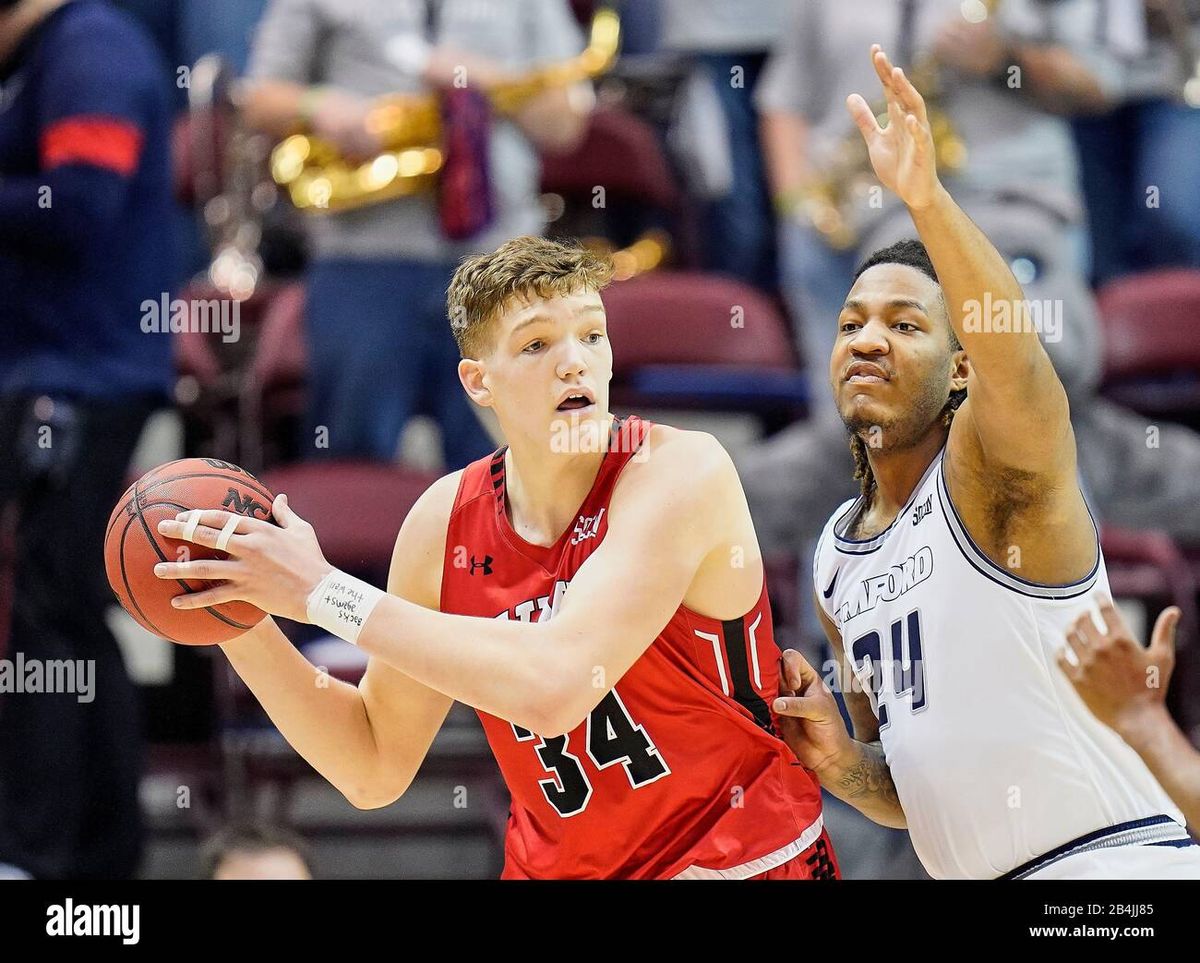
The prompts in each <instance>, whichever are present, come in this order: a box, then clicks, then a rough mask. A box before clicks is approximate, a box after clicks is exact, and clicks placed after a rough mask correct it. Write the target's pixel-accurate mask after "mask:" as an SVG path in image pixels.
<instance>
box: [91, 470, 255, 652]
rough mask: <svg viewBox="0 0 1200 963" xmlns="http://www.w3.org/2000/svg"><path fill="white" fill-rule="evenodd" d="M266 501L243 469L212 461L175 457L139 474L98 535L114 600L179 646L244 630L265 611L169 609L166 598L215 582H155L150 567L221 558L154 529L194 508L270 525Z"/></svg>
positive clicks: (233, 605)
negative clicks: (239, 516) (231, 513)
mask: <svg viewBox="0 0 1200 963" xmlns="http://www.w3.org/2000/svg"><path fill="white" fill-rule="evenodd" d="M274 500H275V496H274V495H272V494H271V493H270V492H269V491H268V490H267V489H266V488H264V487H263V486H262V484H261V483H260V482H259V481H258V479H257V478H255V477H254V476H253V475H251V474H250V473H249V472H248V471H245V470H244V469H241V468H238V466H237V465H231V464H229V462H225V461H220V460H218V459H216V458H183V459H180V460H179V461H172V462H167V464H165V465H160V466H159V467H158V468H155V469H153V470H151V471H148V472H146V474H145V475H143V476H142V477H141V478H139V479H138V480H137V481H136V482H134V483H133V484H132V485H131V486H130V487H129V489H128V490H127V491H126V492H125V494H124V495H122V496H121V499H120V501H119V502H117V507H116V508H114V509H113V513H112V515H111V516H110V517H109V520H108V529H107V531H106V533H105V536H104V566H105V568H106V569H107V571H108V584H109V585H111V586H112V590H113V591H114V592H115V593H116V595H117V600H118V601H119V602H120V603H121V605H122V606H123V607H124V609H125V611H126V612H128V613H129V614H130V615H132V616H133V617H134V619H136V620H137V621H138V622H139V623H140V624H141V625H142V626H143V627H144V628H146V629H148V630H149V631H151V632H153V633H154V634H155V635H159V636H162V637H163V638H164V639H167V640H169V641H171V642H179V643H182V644H183V645H215V644H216V643H218V642H225V641H227V640H228V639H232V638H233V637H234V636H237V635H241V634H242V633H243V632H245V631H246V630H247V629H252V628H253V627H254V626H255V625H257V624H258V623H259V622H261V621H262V619H263V618H264V617H265V616H266V613H265V612H263V611H262V610H261V609H259V608H256V607H255V606H253V605H250V604H249V603H247V602H226V603H224V604H222V605H210V606H208V607H207V608H203V609H195V610H192V611H182V610H180V609H176V608H173V607H172V605H171V599H172V598H173V597H174V596H176V595H181V594H183V593H184V592H199V591H200V590H202V589H204V588H207V587H209V586H211V585H217V584H220V583H219V582H213V581H209V580H205V579H192V580H184V579H178V580H171V579H161V578H159V577H158V576H156V575H155V574H154V566H155V565H156V564H157V563H159V562H181V561H190V560H193V559H204V558H216V559H226V558H228V557H229V556H228V555H227V554H226V553H225V552H218V551H217V550H216V549H213V548H206V547H205V546H203V545H196V544H194V543H192V542H184V541H181V540H179V539H174V538H167V537H166V536H164V535H160V534H159V532H158V523H159V522H160V521H162V520H163V519H164V518H174V517H175V516H176V515H177V514H178V513H179V512H182V511H187V510H189V509H195V508H200V509H223V510H225V511H230V512H237V513H239V514H242V515H246V516H248V517H250V518H260V519H265V520H268V521H271V520H272V519H271V503H272V502H273V501H274Z"/></svg>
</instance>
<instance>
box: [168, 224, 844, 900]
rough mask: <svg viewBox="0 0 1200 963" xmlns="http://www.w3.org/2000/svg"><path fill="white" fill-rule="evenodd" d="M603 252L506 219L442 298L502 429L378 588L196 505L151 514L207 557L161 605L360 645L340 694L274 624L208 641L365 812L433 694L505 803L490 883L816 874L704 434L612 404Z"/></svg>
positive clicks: (770, 659) (742, 533)
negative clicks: (228, 609)
mask: <svg viewBox="0 0 1200 963" xmlns="http://www.w3.org/2000/svg"><path fill="white" fill-rule="evenodd" d="M611 273H612V269H611V265H609V264H608V263H607V262H606V261H602V260H599V259H597V258H596V257H595V256H594V255H592V254H590V253H588V252H587V251H585V250H582V249H579V248H575V247H568V246H564V245H561V244H558V243H555V242H552V241H549V240H545V239H541V238H533V237H522V238H517V239H515V240H512V241H509V242H508V243H506V244H504V245H503V246H502V247H500V248H499V249H498V250H497V251H495V252H493V253H491V254H486V255H480V256H477V257H474V258H471V259H469V260H467V261H465V262H464V263H463V264H462V265H461V266H460V268H459V270H458V272H457V273H456V274H455V277H454V280H453V282H452V283H451V286H450V290H449V303H450V316H451V318H452V319H453V320H452V327H453V328H454V332H455V335H456V337H457V338H458V341H459V345H460V347H461V349H462V354H463V360H462V361H461V362H460V364H459V375H460V378H461V381H462V384H463V386H464V388H465V389H466V391H467V393H468V394H469V395H470V397H471V398H472V399H473V400H474V401H475V402H476V403H478V404H480V405H483V406H486V407H490V408H492V409H493V411H495V413H496V415H497V418H498V420H499V423H500V426H501V428H502V430H503V432H504V436H505V438H506V439H507V440H508V443H509V444H508V446H507V447H505V448H501V449H500V450H499V451H497V452H496V453H495V454H493V455H491V456H489V457H487V458H484V459H481V460H479V461H477V462H475V463H473V464H471V465H469V466H468V467H467V468H465V469H464V470H462V471H460V472H455V473H454V474H451V475H447V476H446V477H444V478H442V479H441V480H439V481H438V482H436V483H435V484H434V485H432V486H431V487H430V488H429V490H428V491H427V492H426V493H425V494H424V495H423V496H422V497H421V498H420V499H419V501H418V502H417V504H416V505H415V506H414V507H413V509H412V511H411V512H410V513H409V515H408V517H407V518H406V519H405V520H404V524H403V526H402V527H401V530H400V534H399V537H398V538H397V541H396V549H395V554H394V556H393V561H392V569H391V574H390V576H389V580H388V590H389V593H390V594H387V595H383V594H382V593H379V591H378V590H377V589H374V588H372V587H370V586H367V585H365V584H364V583H361V582H358V581H357V580H356V579H351V578H349V577H348V576H345V575H344V574H343V573H339V572H336V571H332V570H331V567H330V565H329V564H328V562H326V561H325V559H324V557H323V556H322V554H321V551H320V548H319V546H318V544H317V541H316V538H315V536H314V533H313V530H312V528H311V526H310V525H308V524H307V523H306V522H304V521H303V520H301V519H299V518H298V517H297V516H296V515H295V514H294V513H293V512H292V511H291V510H290V508H289V507H288V506H287V501H286V497H285V496H280V497H279V498H277V499H276V502H275V505H274V506H273V513H274V517H275V520H276V521H277V522H278V527H276V526H274V525H271V524H269V523H267V522H263V521H258V520H254V519H248V518H245V517H243V516H235V515H231V514H229V513H226V512H220V511H208V512H203V513H193V514H192V515H191V516H188V517H185V516H180V518H179V519H178V520H175V521H169V522H164V523H163V525H162V526H161V527H160V531H161V532H162V533H163V534H165V535H168V536H171V537H173V538H187V539H190V540H191V541H193V542H196V543H199V544H201V545H210V546H214V547H224V548H225V549H226V550H227V551H228V552H229V554H230V555H231V559H230V560H229V561H193V562H180V563H163V564H160V565H158V566H157V567H156V572H157V573H158V574H160V575H161V576H162V577H164V578H172V579H173V578H208V579H225V580H227V581H226V582H225V584H223V585H221V586H219V587H215V588H211V589H208V590H205V591H202V592H198V593H195V594H190V595H184V596H180V597H178V598H177V599H176V600H175V601H176V604H178V605H179V606H180V607H182V608H200V607H203V606H205V605H213V604H217V603H218V602H220V601H222V600H228V599H235V598H236V599H244V600H246V601H249V602H252V603H254V604H255V605H258V606H259V607H261V608H263V609H265V610H266V611H268V612H271V613H273V614H275V615H281V616H284V617H287V618H291V619H295V620H298V621H312V622H315V623H317V624H319V625H323V626H325V627H326V628H329V629H330V630H331V631H334V632H336V633H337V634H340V635H342V636H343V637H344V638H347V639H349V640H350V641H355V642H356V643H357V644H358V645H359V646H360V647H361V648H362V649H363V650H365V651H366V652H367V653H368V654H369V655H370V661H369V665H368V668H367V671H366V675H365V677H364V678H363V681H362V683H361V685H360V686H359V687H357V688H355V687H353V686H347V685H342V684H339V683H336V682H334V683H331V684H330V686H329V687H328V688H318V687H317V686H315V685H314V684H313V680H314V674H315V672H316V670H315V669H314V667H313V666H311V665H310V664H309V663H308V662H307V661H306V660H305V659H304V658H303V657H302V656H301V655H299V654H298V653H297V652H296V650H295V649H294V648H293V647H292V646H291V644H290V643H289V642H288V641H287V640H286V638H285V637H284V636H283V634H282V633H281V632H280V631H279V629H278V627H277V626H275V625H274V623H273V622H272V620H270V619H266V620H264V621H263V622H262V623H261V624H260V625H259V626H258V627H256V628H255V629H253V630H252V631H250V632H248V633H246V634H245V635H243V636H241V637H239V638H237V639H235V640H233V641H231V642H227V643H225V644H223V645H222V648H223V649H224V651H225V653H226V654H227V655H228V656H229V658H230V660H231V662H232V664H233V666H234V668H235V669H236V670H237V671H238V672H239V674H240V675H241V676H242V678H243V679H245V681H246V683H247V684H248V685H249V687H250V689H251V690H252V691H253V692H254V693H255V695H256V696H257V697H258V699H259V700H260V701H261V702H262V704H263V706H264V707H265V708H266V710H267V712H268V714H269V715H270V716H271V718H272V720H273V721H274V722H275V723H276V724H277V725H278V727H279V729H280V730H281V731H282V732H283V734H284V735H285V736H286V737H287V738H288V740H289V741H290V742H291V744H292V745H293V746H294V747H295V748H296V749H297V751H298V752H300V754H301V755H303V756H304V757H305V758H306V759H307V760H308V761H309V762H310V763H311V764H312V765H313V766H314V767H315V768H316V769H317V770H318V771H319V772H321V773H322V775H324V776H325V777H326V778H327V779H328V780H329V781H330V782H331V783H332V784H333V785H334V786H336V787H337V788H338V789H339V790H341V791H342V792H343V793H344V794H345V796H346V797H347V798H348V799H349V800H350V801H351V802H352V803H354V804H355V805H356V806H359V807H360V808H374V807H379V806H386V805H388V804H390V803H391V802H393V801H394V800H396V799H397V798H398V797H399V796H400V795H401V794H403V792H404V791H405V790H406V789H407V787H408V786H409V784H410V782H411V781H412V779H413V776H414V775H415V774H416V772H417V769H418V768H419V766H420V764H421V762H422V760H423V759H424V757H425V754H426V752H427V751H428V749H429V746H430V743H431V742H432V741H433V738H434V735H435V734H436V732H437V730H438V728H439V727H440V726H441V724H442V722H443V720H444V719H445V717H446V713H447V711H448V710H449V708H450V706H451V703H452V702H453V700H456V699H457V700H459V701H461V702H464V703H466V704H468V705H471V706H473V707H474V708H475V709H476V710H477V711H478V712H479V716H480V719H481V720H482V722H483V725H484V728H485V730H486V732H487V737H488V740H489V742H490V744H491V747H492V750H493V752H494V753H495V755H496V758H497V760H498V761H499V763H500V767H501V770H502V771H503V774H504V778H505V781H506V782H507V784H508V787H509V790H510V792H511V794H512V810H511V814H510V818H509V823H508V833H507V841H506V846H505V849H506V853H505V855H506V859H505V868H504V873H503V875H504V877H506V878H527V877H534V878H633V879H653V878H680V877H682V878H734V879H745V878H753V877H764V876H765V877H767V878H830V877H835V876H836V875H837V865H836V860H835V857H834V854H833V850H832V847H831V846H830V843H829V840H828V838H827V836H826V834H825V832H824V829H823V826H822V821H821V803H820V795H819V789H818V787H817V784H816V782H815V780H814V778H813V776H812V774H811V773H810V772H809V771H808V770H806V769H805V768H804V767H802V766H801V765H799V764H798V763H797V761H796V758H795V756H794V755H793V754H792V752H791V750H790V749H788V748H787V746H786V745H785V744H784V743H783V742H782V741H781V740H780V739H779V738H777V736H776V721H777V720H775V719H774V718H773V716H772V714H771V710H770V709H769V706H770V705H771V704H772V702H773V700H774V698H775V696H776V694H777V692H778V671H779V659H780V655H779V650H778V648H777V647H776V645H775V642H774V639H773V635H772V627H771V614H770V608H769V603H768V599H767V592H766V585H765V580H764V575H763V565H762V560H761V557H760V554H759V548H758V542H757V539H756V536H755V532H754V526H753V524H752V522H751V519H750V513H749V510H748V508H747V505H746V499H745V495H744V494H743V492H742V487H741V483H740V482H739V480H738V477H737V474H736V472H735V470H734V467H733V464H732V462H731V460H730V458H729V456H728V455H727V454H726V452H725V451H724V449H723V448H722V447H721V446H720V445H719V444H718V443H717V441H716V440H715V439H714V438H712V437H711V436H710V435H707V434H703V433H700V432H691V431H679V430H676V429H674V428H669V427H666V426H664V425H655V424H651V423H650V422H647V421H644V420H642V419H639V418H637V417H629V418H625V419H619V420H614V419H613V416H612V415H611V414H610V413H609V411H608V384H609V380H610V378H611V375H612V351H611V348H610V346H609V342H608V338H607V335H606V328H605V315H604V306H603V304H602V303H601V299H600V290H601V289H602V288H603V286H604V285H605V284H606V283H607V281H608V280H609V278H610V277H611Z"/></svg>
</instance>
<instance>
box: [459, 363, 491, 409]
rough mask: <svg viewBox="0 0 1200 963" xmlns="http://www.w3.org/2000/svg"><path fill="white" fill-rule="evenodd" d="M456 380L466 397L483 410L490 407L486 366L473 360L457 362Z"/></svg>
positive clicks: (489, 389)
mask: <svg viewBox="0 0 1200 963" xmlns="http://www.w3.org/2000/svg"><path fill="white" fill-rule="evenodd" d="M458 380H459V381H460V382H461V383H462V386H463V390H464V391H466V393H467V397H468V398H470V399H471V400H472V401H473V402H475V404H477V405H480V406H481V407H484V408H490V407H492V389H491V388H490V387H489V386H488V377H487V366H486V365H485V364H484V363H483V362H482V361H476V360H475V359H474V358H463V359H462V360H461V361H459V362H458Z"/></svg>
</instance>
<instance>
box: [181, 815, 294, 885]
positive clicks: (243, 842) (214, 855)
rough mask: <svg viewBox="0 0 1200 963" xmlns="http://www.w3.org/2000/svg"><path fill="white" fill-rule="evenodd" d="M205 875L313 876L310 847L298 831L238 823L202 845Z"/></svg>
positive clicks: (289, 877) (260, 824)
mask: <svg viewBox="0 0 1200 963" xmlns="http://www.w3.org/2000/svg"><path fill="white" fill-rule="evenodd" d="M200 867H201V869H200V872H201V877H202V878H203V879H312V878H313V874H312V861H311V858H310V857H309V853H308V847H307V846H306V845H305V843H304V840H302V839H301V838H300V837H299V836H297V835H296V834H295V833H291V832H288V831H287V830H284V829H277V828H274V827H271V826H267V825H264V824H262V823H257V822H248V823H235V824H233V825H231V826H227V827H226V828H225V829H222V830H221V831H220V832H218V833H216V834H215V835H214V836H212V837H210V838H209V839H208V840H207V841H206V842H205V843H204V845H203V847H201V851H200Z"/></svg>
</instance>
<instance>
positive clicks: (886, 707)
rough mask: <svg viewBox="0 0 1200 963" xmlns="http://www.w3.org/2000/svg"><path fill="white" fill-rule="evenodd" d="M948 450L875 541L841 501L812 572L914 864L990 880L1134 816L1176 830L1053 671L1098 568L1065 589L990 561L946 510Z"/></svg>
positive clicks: (1121, 746)
mask: <svg viewBox="0 0 1200 963" xmlns="http://www.w3.org/2000/svg"><path fill="white" fill-rule="evenodd" d="M944 451H945V449H943V451H942V452H941V453H939V454H938V456H937V457H936V458H935V459H934V460H933V463H932V464H931V465H930V466H929V469H928V470H927V471H926V472H925V476H924V477H923V478H922V479H921V481H920V483H919V484H918V485H917V487H916V490H915V492H914V493H913V496H912V498H911V499H909V502H908V504H907V505H906V506H905V507H904V509H903V510H902V511H901V512H900V513H899V514H898V515H897V516H896V520H895V521H894V522H893V523H892V524H891V525H890V526H889V527H888V528H887V529H886V530H884V531H883V532H880V533H879V534H878V535H876V536H875V537H873V538H870V539H865V540H854V539H849V538H846V537H845V536H846V534H847V532H848V530H849V526H850V524H851V523H852V521H853V520H854V519H855V518H856V516H857V514H858V512H859V511H860V510H861V508H862V507H863V504H862V499H861V498H859V499H853V500H851V501H848V502H846V503H845V504H843V505H842V506H841V507H840V508H839V509H838V510H837V511H836V512H835V513H834V515H833V517H832V518H830V520H829V522H828V523H827V524H826V526H825V529H824V531H823V532H822V534H821V540H820V542H819V544H818V546H817V553H816V558H815V564H814V572H813V574H814V578H815V582H816V594H817V598H818V600H819V601H820V604H821V606H822V608H824V609H825V612H826V614H827V615H828V616H829V617H830V618H831V619H832V620H833V622H834V623H835V624H836V625H837V627H838V630H839V632H840V633H841V637H842V643H843V645H844V647H845V651H846V656H847V660H848V661H849V662H851V663H852V664H853V671H854V675H855V676H856V677H857V680H858V683H857V684H858V685H860V686H861V687H862V690H863V691H865V692H866V693H867V694H868V695H869V696H870V700H871V705H872V708H873V709H874V711H875V715H876V717H877V718H878V720H879V735H880V740H881V742H882V744H883V749H884V752H885V754H886V757H887V762H888V766H889V767H890V769H891V773H892V779H893V780H894V782H895V784H896V789H897V792H898V793H899V796H900V802H901V805H903V807H904V812H905V814H906V816H907V821H908V829H909V833H910V835H911V837H912V842H913V847H914V848H915V849H916V852H917V855H918V856H919V857H920V859H921V862H922V863H923V864H924V866H925V869H926V870H927V871H928V872H929V874H930V875H931V876H933V877H934V878H939V879H941V878H994V877H996V876H999V875H1001V874H1003V873H1006V872H1008V871H1009V870H1012V869H1013V868H1015V867H1018V866H1021V865H1022V864H1024V863H1026V862H1028V861H1030V860H1032V859H1034V858H1036V857H1039V856H1041V855H1043V854H1045V853H1047V852H1049V851H1051V850H1054V849H1055V848H1056V847H1060V846H1062V845H1063V844H1065V843H1067V842H1068V841H1071V840H1074V839H1076V838H1077V837H1080V836H1084V835H1085V834H1088V833H1091V832H1094V831H1096V830H1099V829H1102V828H1104V827H1109V826H1115V825H1117V824H1119V823H1124V822H1126V821H1129V820H1137V819H1142V818H1146V817H1153V816H1157V815H1160V814H1165V815H1167V816H1169V817H1170V818H1171V819H1172V820H1174V821H1175V822H1177V823H1179V824H1180V827H1182V825H1183V823H1184V818H1183V815H1182V814H1181V813H1180V812H1179V810H1178V809H1177V808H1176V807H1175V806H1174V805H1173V804H1172V803H1171V801H1170V799H1169V798H1168V797H1167V795H1166V793H1165V792H1164V791H1163V789H1162V788H1161V787H1160V786H1159V784H1158V783H1157V781H1156V780H1155V779H1154V777H1153V775H1152V774H1151V773H1150V771H1149V769H1147V768H1146V766H1145V764H1144V763H1143V762H1142V761H1141V759H1139V758H1138V756H1137V754H1136V753H1135V752H1134V751H1133V750H1132V749H1131V748H1129V746H1128V745H1126V744H1125V742H1124V741H1123V740H1122V739H1121V738H1120V737H1119V736H1118V735H1117V734H1116V733H1114V732H1113V731H1112V730H1110V729H1109V728H1108V727H1107V726H1105V725H1104V724H1103V723H1101V722H1099V721H1098V720H1097V719H1096V718H1095V717H1094V716H1093V715H1092V713H1091V712H1090V711H1089V710H1088V708H1087V706H1085V705H1084V703H1083V701H1082V700H1081V699H1080V698H1079V695H1078V694H1077V693H1076V692H1075V690H1074V688H1073V687H1072V686H1071V683H1070V681H1069V680H1068V679H1067V678H1066V677H1065V675H1064V674H1063V673H1062V670H1061V669H1059V667H1058V666H1057V665H1056V664H1055V655H1056V653H1057V652H1058V650H1059V649H1060V648H1061V647H1062V646H1063V645H1065V644H1066V639H1065V633H1066V630H1067V629H1068V627H1069V626H1070V625H1071V624H1072V623H1073V622H1074V620H1075V619H1076V618H1077V617H1078V616H1079V615H1080V613H1082V612H1084V611H1089V610H1091V611H1095V609H1096V606H1095V602H1094V600H1095V599H1096V598H1097V597H1098V596H1099V595H1101V594H1102V593H1103V594H1107V593H1108V576H1107V573H1106V572H1105V569H1104V560H1103V558H1100V557H1099V554H1098V561H1097V564H1096V567H1095V568H1094V569H1093V570H1092V571H1091V572H1090V573H1089V574H1088V575H1087V576H1086V577H1085V578H1083V579H1081V580H1080V581H1079V582H1075V583H1072V584H1070V585H1061V586H1048V585H1041V584H1038V583H1035V582H1029V581H1026V580H1025V579H1022V578H1021V577H1020V576H1019V575H1017V574H1016V572H1018V571H1019V570H1020V569H1019V567H1016V566H1014V569H1012V570H1010V569H1005V568H1002V567H1000V566H998V565H996V564H994V563H993V562H991V561H989V560H988V559H987V558H986V557H985V556H984V555H983V553H982V552H981V551H980V550H979V549H978V548H977V547H976V546H975V545H974V543H973V542H972V541H971V537H970V536H969V535H968V534H967V531H966V529H965V528H964V527H963V524H962V522H961V521H960V519H959V518H958V515H957V513H956V511H955V509H954V506H953V505H952V504H951V502H950V498H949V495H948V493H947V489H946V481H945V477H944V475H943V472H942V455H943V454H944ZM1097 553H1098V549H1097ZM1014 561H1016V559H1014ZM852 682H853V680H847V682H846V684H847V686H849V685H850V684H852ZM1168 825H1169V824H1168ZM1173 828H1174V827H1172V829H1173ZM1175 835H1178V836H1186V832H1184V831H1183V830H1182V829H1180V832H1179V833H1176V834H1175Z"/></svg>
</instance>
